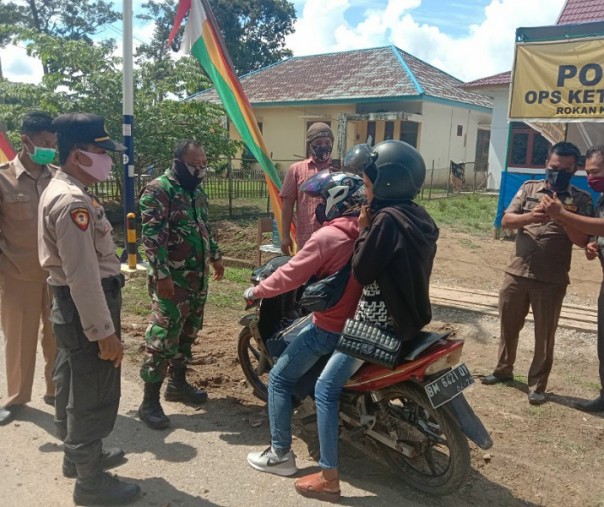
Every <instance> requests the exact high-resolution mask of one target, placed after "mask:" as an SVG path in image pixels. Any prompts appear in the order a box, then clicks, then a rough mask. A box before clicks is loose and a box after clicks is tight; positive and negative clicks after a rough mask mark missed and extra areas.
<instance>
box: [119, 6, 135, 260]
mask: <svg viewBox="0 0 604 507" xmlns="http://www.w3.org/2000/svg"><path fill="white" fill-rule="evenodd" d="M123 6H124V13H123V19H124V30H123V31H124V44H123V45H124V63H123V65H124V67H123V69H124V70H123V115H124V116H123V125H122V126H123V135H124V146H126V151H125V152H124V161H123V162H124V185H123V194H124V231H125V230H126V224H127V223H128V213H134V177H135V174H134V129H133V127H134V125H133V123H134V90H133V77H132V73H133V58H134V51H133V47H132V0H124V4H123ZM126 236H127V235H126V234H124V251H126V247H127V240H126Z"/></svg>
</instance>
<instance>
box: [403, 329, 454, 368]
mask: <svg viewBox="0 0 604 507" xmlns="http://www.w3.org/2000/svg"><path fill="white" fill-rule="evenodd" d="M450 334H451V331H448V332H446V333H445V334H441V333H433V332H430V331H420V332H419V334H418V335H417V336H416V337H415V338H413V340H411V341H409V342H408V343H404V344H403V352H402V354H401V357H402V358H403V360H405V361H415V360H416V359H417V358H418V357H419V356H420V354H421V353H422V352H424V351H425V350H426V349H427V348H429V347H430V346H431V345H433V344H435V343H436V342H437V341H439V340H446V339H447V337H448V336H449V335H450Z"/></svg>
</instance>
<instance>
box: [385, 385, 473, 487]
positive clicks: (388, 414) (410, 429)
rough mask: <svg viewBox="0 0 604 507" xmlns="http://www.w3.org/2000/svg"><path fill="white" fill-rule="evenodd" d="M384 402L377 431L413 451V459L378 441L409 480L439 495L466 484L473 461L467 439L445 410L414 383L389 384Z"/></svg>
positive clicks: (387, 458)
mask: <svg viewBox="0 0 604 507" xmlns="http://www.w3.org/2000/svg"><path fill="white" fill-rule="evenodd" d="M379 405H380V412H379V415H378V419H377V427H376V428H374V429H376V430H377V431H379V432H380V433H382V434H386V435H388V436H389V437H390V439H391V440H395V441H397V442H398V443H400V444H404V445H405V446H406V447H407V448H409V447H411V448H412V450H413V454H414V456H412V457H410V456H405V455H404V454H403V453H402V452H401V451H398V450H395V449H393V448H392V447H388V446H386V445H384V444H380V445H379V446H380V448H381V449H382V451H383V453H384V455H385V458H386V460H387V461H388V462H389V463H390V465H391V466H392V467H393V468H394V470H395V471H397V472H398V474H399V476H400V477H401V479H402V480H403V481H404V482H406V483H407V484H409V485H410V486H412V487H414V488H416V489H418V490H420V491H423V492H425V493H428V494H430V495H439V496H440V495H449V494H451V493H454V492H455V491H457V490H459V489H460V488H461V487H462V486H463V485H464V484H465V483H466V481H467V478H468V474H469V472H470V465H471V461H470V448H469V446H468V440H467V439H466V436H465V435H464V434H463V432H462V431H461V429H460V427H459V425H458V424H457V421H456V420H455V419H454V418H453V416H452V415H451V414H450V413H449V412H448V411H447V410H446V409H445V408H443V407H439V408H437V409H434V408H432V405H431V404H430V401H429V400H428V397H427V395H426V394H425V393H424V391H423V390H422V389H421V387H419V386H416V385H413V384H397V385H395V386H393V387H391V388H389V389H388V390H386V391H385V397H384V398H383V399H382V400H381V401H380V402H379Z"/></svg>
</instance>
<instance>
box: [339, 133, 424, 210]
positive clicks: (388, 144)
mask: <svg viewBox="0 0 604 507" xmlns="http://www.w3.org/2000/svg"><path fill="white" fill-rule="evenodd" d="M344 170H345V171H349V172H355V173H357V174H358V173H365V174H366V175H367V177H368V178H369V179H370V180H371V181H372V183H373V195H374V196H375V197H376V198H377V199H380V200H382V201H404V200H408V199H413V198H414V197H415V196H416V195H417V194H418V193H419V191H420V190H421V188H422V185H423V184H424V180H425V179H426V164H425V163H424V159H423V158H422V156H421V155H420V154H419V152H418V151H417V150H416V149H415V148H414V147H413V146H411V145H410V144H407V143H405V142H403V141H383V142H381V143H378V144H376V145H375V147H374V148H373V149H371V148H370V147H369V146H367V145H366V144H361V145H357V146H353V147H352V148H351V149H350V151H349V152H348V153H347V154H346V156H345V157H344Z"/></svg>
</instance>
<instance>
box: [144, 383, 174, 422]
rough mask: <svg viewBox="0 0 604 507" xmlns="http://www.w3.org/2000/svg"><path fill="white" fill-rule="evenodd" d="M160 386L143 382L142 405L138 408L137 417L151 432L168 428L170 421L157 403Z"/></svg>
mask: <svg viewBox="0 0 604 507" xmlns="http://www.w3.org/2000/svg"><path fill="white" fill-rule="evenodd" d="M161 384H162V383H161V382H157V383H155V384H151V383H149V382H145V394H144V397H143V403H142V404H141V406H140V407H139V408H138V416H139V417H140V419H141V421H144V422H145V423H146V424H147V426H149V428H151V429H152V430H165V429H166V428H167V427H168V426H170V419H168V418H167V417H166V414H164V410H163V409H162V408H161V403H160V402H159V391H160V389H161Z"/></svg>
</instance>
